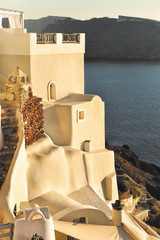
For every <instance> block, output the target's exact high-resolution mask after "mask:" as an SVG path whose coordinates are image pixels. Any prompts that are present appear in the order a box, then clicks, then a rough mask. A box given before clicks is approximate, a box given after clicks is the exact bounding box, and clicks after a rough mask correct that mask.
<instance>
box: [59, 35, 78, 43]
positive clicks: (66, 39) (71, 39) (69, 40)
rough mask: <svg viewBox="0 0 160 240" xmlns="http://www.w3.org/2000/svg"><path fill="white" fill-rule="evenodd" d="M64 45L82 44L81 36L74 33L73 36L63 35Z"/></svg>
mask: <svg viewBox="0 0 160 240" xmlns="http://www.w3.org/2000/svg"><path fill="white" fill-rule="evenodd" d="M62 42H63V43H79V42H80V35H79V34H76V33H73V34H63V38H62Z"/></svg>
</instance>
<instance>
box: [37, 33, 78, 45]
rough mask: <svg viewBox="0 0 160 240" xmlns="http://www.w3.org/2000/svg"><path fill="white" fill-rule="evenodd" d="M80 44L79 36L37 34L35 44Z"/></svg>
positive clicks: (75, 34)
mask: <svg viewBox="0 0 160 240" xmlns="http://www.w3.org/2000/svg"><path fill="white" fill-rule="evenodd" d="M57 43H80V34H77V33H73V34H61V33H58V34H55V33H44V34H37V44H57Z"/></svg>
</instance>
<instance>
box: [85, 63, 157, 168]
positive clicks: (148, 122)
mask: <svg viewBox="0 0 160 240" xmlns="http://www.w3.org/2000/svg"><path fill="white" fill-rule="evenodd" d="M85 93H89V94H95V95H99V96H100V97H101V98H102V100H103V101H104V102H105V138H106V141H107V142H108V143H109V144H110V145H117V146H122V145H124V144H127V145H128V146H129V147H130V150H131V151H133V152H135V153H136V154H137V155H138V156H139V160H142V161H146V162H151V163H154V164H156V165H158V166H160V62H154V61H151V62H149V61H145V62H143V61H142V62H140V61H137V62H134V61H129V62H123V61H121V62H115V61H85ZM95 127H97V126H95Z"/></svg>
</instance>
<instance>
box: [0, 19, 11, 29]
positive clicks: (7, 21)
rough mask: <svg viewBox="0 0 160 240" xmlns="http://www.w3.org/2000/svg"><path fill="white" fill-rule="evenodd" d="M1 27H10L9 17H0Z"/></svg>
mask: <svg viewBox="0 0 160 240" xmlns="http://www.w3.org/2000/svg"><path fill="white" fill-rule="evenodd" d="M2 27H3V28H10V24H9V19H8V18H7V17H4V18H2Z"/></svg>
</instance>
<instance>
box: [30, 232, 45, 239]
mask: <svg viewBox="0 0 160 240" xmlns="http://www.w3.org/2000/svg"><path fill="white" fill-rule="evenodd" d="M31 240H44V238H43V237H42V236H39V235H38V234H37V233H35V234H33V237H32V238H31Z"/></svg>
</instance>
